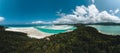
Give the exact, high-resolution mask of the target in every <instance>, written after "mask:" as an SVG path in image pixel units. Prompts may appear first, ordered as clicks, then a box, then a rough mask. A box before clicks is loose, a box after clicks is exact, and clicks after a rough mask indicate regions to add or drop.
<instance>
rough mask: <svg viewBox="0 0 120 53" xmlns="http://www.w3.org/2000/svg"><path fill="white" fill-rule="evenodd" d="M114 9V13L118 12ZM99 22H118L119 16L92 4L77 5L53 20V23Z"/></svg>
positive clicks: (119, 20) (119, 21)
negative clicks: (69, 11) (100, 9)
mask: <svg viewBox="0 0 120 53" xmlns="http://www.w3.org/2000/svg"><path fill="white" fill-rule="evenodd" d="M110 11H112V10H110ZM118 12H119V9H116V10H115V12H114V14H115V13H118ZM100 22H114V23H120V18H119V17H117V16H115V15H112V14H110V13H108V12H107V11H101V12H100V11H99V10H98V9H97V8H96V6H95V5H94V4H92V5H89V6H88V7H85V6H83V5H82V6H77V7H76V9H75V10H74V11H73V14H67V15H63V16H61V18H58V19H57V20H55V21H53V23H55V24H74V23H100Z"/></svg>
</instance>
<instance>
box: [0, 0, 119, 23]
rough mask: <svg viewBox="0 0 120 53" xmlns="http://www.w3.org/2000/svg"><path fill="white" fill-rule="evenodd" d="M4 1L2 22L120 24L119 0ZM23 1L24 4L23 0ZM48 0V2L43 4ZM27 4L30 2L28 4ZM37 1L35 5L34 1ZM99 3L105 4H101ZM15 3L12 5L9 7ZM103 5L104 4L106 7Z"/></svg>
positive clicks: (0, 17) (1, 10)
mask: <svg viewBox="0 0 120 53" xmlns="http://www.w3.org/2000/svg"><path fill="white" fill-rule="evenodd" d="M11 1H13V2H9V1H8V3H7V2H6V0H4V1H0V2H1V6H0V7H1V8H0V24H26V23H27V24H76V23H83V24H86V23H104V22H113V23H120V15H119V14H120V7H118V6H117V5H116V4H118V3H119V2H120V1H118V0H116V1H114V3H113V5H114V6H112V7H111V5H109V4H110V3H111V2H112V1H113V0H111V1H109V2H108V0H106V1H105V2H104V1H102V0H88V1H85V0H81V1H72V0H70V1H64V2H65V3H63V5H62V4H61V2H62V1H63V0H61V1H57V0H54V1H53V2H50V1H49V0H46V1H38V0H35V1H32V0H30V1H29V2H28V1H25V0H24V1H23V0H21V1H19V2H18V4H17V5H15V4H16V3H15V2H17V1H15V0H11ZM21 2H22V3H21ZM41 2H43V3H41ZM44 2H47V4H44ZM11 3H13V4H11ZM26 3H28V4H26ZM33 3H34V4H33ZM100 3H103V4H101V5H100ZM10 5H12V6H11V7H9V6H10ZM103 5H104V6H103Z"/></svg>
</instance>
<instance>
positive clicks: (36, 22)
mask: <svg viewBox="0 0 120 53" xmlns="http://www.w3.org/2000/svg"><path fill="white" fill-rule="evenodd" d="M32 24H51V22H44V21H40V20H39V21H33V22H32Z"/></svg>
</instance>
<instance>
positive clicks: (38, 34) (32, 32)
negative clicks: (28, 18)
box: [6, 27, 52, 39]
mask: <svg viewBox="0 0 120 53" xmlns="http://www.w3.org/2000/svg"><path fill="white" fill-rule="evenodd" d="M6 31H17V32H23V33H27V36H29V37H31V38H37V39H41V38H44V37H47V36H50V35H52V34H47V33H44V32H42V31H39V30H37V29H35V28H34V27H25V28H7V29H6Z"/></svg>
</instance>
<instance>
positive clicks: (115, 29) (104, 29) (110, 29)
mask: <svg viewBox="0 0 120 53" xmlns="http://www.w3.org/2000/svg"><path fill="white" fill-rule="evenodd" d="M90 26H92V27H95V28H96V29H97V30H99V31H100V32H101V33H104V34H112V35H120V25H117V26H104V25H90Z"/></svg>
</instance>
